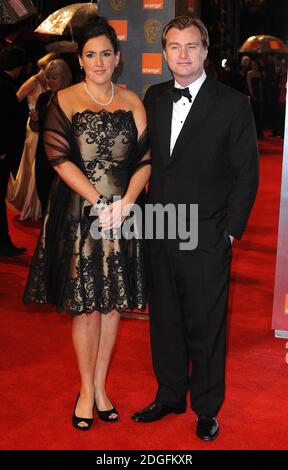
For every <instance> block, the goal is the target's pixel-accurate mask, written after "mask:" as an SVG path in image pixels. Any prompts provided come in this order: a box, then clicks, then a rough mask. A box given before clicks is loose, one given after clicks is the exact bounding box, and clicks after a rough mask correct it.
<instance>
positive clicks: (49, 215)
mask: <svg viewBox="0 0 288 470" xmlns="http://www.w3.org/2000/svg"><path fill="white" fill-rule="evenodd" d="M44 138H45V146H46V153H47V157H48V159H49V161H50V163H51V164H52V165H58V164H61V163H63V162H65V161H71V162H73V163H74V164H75V165H77V166H78V167H79V168H80V169H81V170H82V171H83V172H84V173H85V174H86V175H87V177H88V178H89V180H90V181H91V182H92V184H93V185H94V187H95V188H96V189H97V191H99V192H100V193H101V194H103V195H104V196H106V197H107V198H111V196H113V195H117V196H123V195H124V194H125V192H126V190H127V187H128V184H129V180H130V178H131V175H132V174H133V172H135V171H137V169H138V168H140V167H141V166H143V165H145V164H146V163H148V162H150V161H149V160H147V159H145V158H144V155H145V153H146V152H147V148H148V144H147V137H145V135H143V136H142V137H141V138H140V139H138V141H137V128H136V125H135V122H134V119H133V114H132V112H130V111H124V110H121V109H119V110H117V111H114V112H108V111H106V110H102V111H99V112H94V111H90V110H88V109H87V110H85V111H83V112H78V113H76V114H75V115H74V116H73V119H72V123H71V122H70V121H69V119H68V118H67V117H66V115H65V114H64V112H63V111H62V110H61V108H60V106H59V103H58V100H57V95H56V96H55V97H54V98H53V99H52V102H51V105H50V108H49V111H48V115H47V119H46V123H45V134H44ZM88 206H89V203H88V202H87V201H86V200H85V199H83V198H82V197H81V196H80V195H79V194H78V193H75V192H74V191H73V190H72V189H70V188H69V187H68V186H67V185H66V184H65V183H64V182H63V181H62V180H61V179H60V178H59V177H58V175H57V174H56V177H55V178H54V180H53V184H52V188H51V193H50V198H49V202H48V207H47V212H46V215H45V217H44V222H43V226H42V230H41V233H40V236H39V239H38V243H37V246H36V249H35V253H34V256H33V260H32V263H31V267H30V273H29V277H28V281H27V285H26V288H25V292H24V299H23V301H24V303H31V302H34V303H41V304H46V303H49V304H53V305H55V306H56V309H57V310H58V311H63V310H64V311H68V312H70V313H71V314H73V315H79V314H82V313H91V312H93V311H95V310H97V311H99V312H101V313H107V312H109V311H111V310H112V309H117V310H121V309H125V308H132V309H134V308H135V309H139V310H143V309H144V308H145V306H146V293H145V290H146V289H145V262H144V255H145V253H144V247H143V243H144V242H143V240H141V239H139V238H138V239H137V238H132V239H130V240H127V239H125V238H123V237H122V238H120V239H117V238H113V237H110V238H106V239H105V238H100V239H94V238H92V237H91V234H90V226H91V220H90V218H89V217H88V216H87V214H89V212H90V208H89V207H88Z"/></svg>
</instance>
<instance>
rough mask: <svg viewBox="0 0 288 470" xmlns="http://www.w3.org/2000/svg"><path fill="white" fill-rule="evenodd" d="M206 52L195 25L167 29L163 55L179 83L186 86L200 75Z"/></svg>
mask: <svg viewBox="0 0 288 470" xmlns="http://www.w3.org/2000/svg"><path fill="white" fill-rule="evenodd" d="M207 53H208V51H207V49H204V47H203V43H202V39H201V34H200V31H199V29H198V28H197V27H196V26H189V27H188V28H186V29H183V30H182V31H180V30H179V29H176V28H171V29H170V30H169V31H168V33H167V35H166V47H165V51H164V57H165V59H166V61H167V64H168V67H169V69H170V70H171V72H172V73H173V75H174V78H175V79H176V80H177V82H178V83H179V84H180V85H182V86H187V85H189V84H190V83H192V82H193V81H195V80H197V78H199V77H200V76H201V74H202V72H203V62H204V60H205V59H206V57H207Z"/></svg>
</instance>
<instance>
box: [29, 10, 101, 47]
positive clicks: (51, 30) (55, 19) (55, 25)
mask: <svg viewBox="0 0 288 470" xmlns="http://www.w3.org/2000/svg"><path fill="white" fill-rule="evenodd" d="M96 14H97V5H96V3H93V1H91V2H90V3H73V4H71V5H67V6H66V7H63V8H60V10H56V11H54V13H51V15H49V16H48V17H47V18H46V19H45V20H44V21H42V23H41V24H40V25H39V26H38V28H37V29H35V32H36V33H42V34H53V35H59V36H62V35H65V34H70V35H71V37H72V40H74V38H73V34H74V33H77V29H78V28H79V27H81V26H82V24H83V23H85V21H86V20H87V19H88V17H89V16H95V15H96Z"/></svg>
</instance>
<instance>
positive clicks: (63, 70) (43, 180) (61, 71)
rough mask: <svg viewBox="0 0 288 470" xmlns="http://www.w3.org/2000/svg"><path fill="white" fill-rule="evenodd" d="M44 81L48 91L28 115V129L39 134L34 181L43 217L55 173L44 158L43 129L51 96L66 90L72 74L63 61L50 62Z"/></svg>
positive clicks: (41, 96)
mask: <svg viewBox="0 0 288 470" xmlns="http://www.w3.org/2000/svg"><path fill="white" fill-rule="evenodd" d="M45 80H46V82H47V86H48V90H47V91H44V92H43V93H41V95H40V96H39V97H38V99H37V102H36V106H35V111H32V112H31V113H30V127H31V129H32V130H34V131H35V132H38V133H39V139H38V144H37V149H36V156H35V180H36V189H37V194H38V198H39V200H40V203H41V212H42V214H43V216H44V214H45V212H46V207H47V203H48V196H49V192H50V186H51V182H52V179H53V176H54V173H55V172H54V171H53V169H52V167H51V165H50V164H49V162H48V160H47V157H46V153H45V148H44V139H43V127H44V122H45V117H46V113H47V109H48V107H49V104H50V101H51V98H52V96H53V94H54V93H55V91H57V90H60V89H62V88H66V87H68V86H70V85H71V83H72V74H71V71H70V68H69V66H68V64H67V63H66V62H65V60H62V59H55V60H51V62H49V64H48V65H47V67H46V69H45Z"/></svg>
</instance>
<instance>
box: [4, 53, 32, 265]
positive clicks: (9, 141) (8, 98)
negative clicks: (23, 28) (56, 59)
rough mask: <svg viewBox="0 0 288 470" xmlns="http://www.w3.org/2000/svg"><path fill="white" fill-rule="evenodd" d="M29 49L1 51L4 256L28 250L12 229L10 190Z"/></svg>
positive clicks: (18, 138) (18, 143) (18, 140)
mask: <svg viewBox="0 0 288 470" xmlns="http://www.w3.org/2000/svg"><path fill="white" fill-rule="evenodd" d="M24 62H25V52H24V50H23V49H22V48H20V47H17V46H12V47H5V48H4V49H2V50H1V53H0V103H1V113H0V256H14V255H19V254H21V253H24V252H25V251H26V248H17V247H16V246H15V245H14V244H13V243H12V241H11V239H10V236H9V229H8V220H7V208H6V202H5V199H6V194H7V186H8V180H9V175H10V171H11V170H12V169H13V167H14V165H15V159H16V157H17V155H19V145H21V139H20V136H21V129H20V127H19V126H20V116H19V115H20V110H19V104H18V100H17V95H16V91H15V88H14V84H13V80H15V79H16V78H17V77H18V76H19V75H20V73H21V70H22V68H23V65H24Z"/></svg>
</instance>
